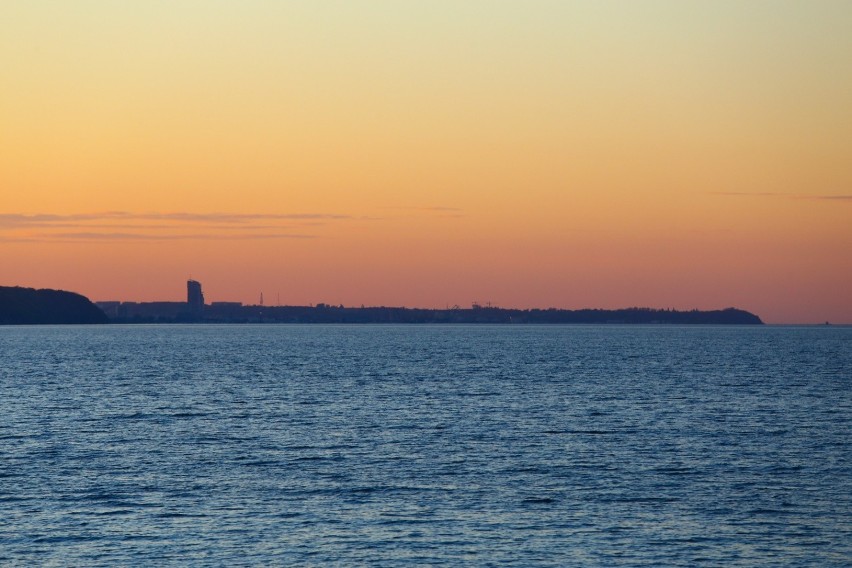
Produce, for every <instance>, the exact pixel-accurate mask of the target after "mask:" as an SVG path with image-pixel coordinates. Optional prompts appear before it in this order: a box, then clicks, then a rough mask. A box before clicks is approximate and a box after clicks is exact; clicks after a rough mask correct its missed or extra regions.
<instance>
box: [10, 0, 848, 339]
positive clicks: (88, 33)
mask: <svg viewBox="0 0 852 568" xmlns="http://www.w3.org/2000/svg"><path fill="white" fill-rule="evenodd" d="M850 24H852V4H850V3H848V2H844V1H836V2H832V1H809V2H795V1H790V2H769V1H755V2H748V3H744V2H739V1H737V2H734V1H714V2H688V3H684V2H676V1H647V2H629V3H628V2H607V1H599V2H598V1H596V2H591V1H590V2H564V1H556V0H554V1H532V2H523V3H521V2H500V1H486V0H466V1H465V2H458V1H453V2H451V1H449V0H434V1H431V2H414V1H411V2H407V1H402V0H382V1H379V0H375V1H352V0H347V1H343V0H339V1H324V0H315V1H310V2H307V1H305V2H302V1H299V2H297V1H290V2H286V1H282V2H266V1H260V0H247V1H245V2H240V3H234V2H224V1H213V0H205V1H201V0H194V1H186V0H185V1H177V2H165V1H151V2H145V3H118V2H109V1H106V0H103V1H94V0H88V1H82V0H81V1H79V2H59V1H53V2H50V1H44V0H32V1H28V2H16V3H12V2H8V3H4V4H3V5H2V6H0V65H2V68H3V69H4V72H3V85H4V87H3V88H2V89H0V261H2V262H0V285H24V286H34V287H53V288H64V289H70V290H75V291H78V292H81V293H83V294H86V295H87V296H89V297H91V298H92V299H95V300H108V299H121V300H141V301H144V300H155V299H164V300H180V299H182V298H183V297H184V294H185V284H184V281H185V280H186V279H187V278H188V277H190V276H192V277H193V278H196V279H198V280H200V281H201V282H202V283H203V285H204V289H205V294H206V296H207V298H208V300H211V301H217V300H238V301H243V302H247V303H253V302H256V301H257V300H258V298H259V295H260V292H264V294H265V297H266V298H267V302H268V303H269V302H270V300H273V301H274V299H275V298H276V296H277V295H278V294H280V297H281V302H282V303H285V304H308V303H317V302H327V303H333V304H339V303H342V304H345V305H360V304H367V305H407V306H425V307H443V306H445V305H448V304H449V305H453V304H459V305H463V306H466V305H469V304H470V303H471V302H472V301H478V302H488V301H490V302H492V303H493V304H496V305H500V306H507V307H509V306H512V307H548V306H556V307H564V308H582V307H603V308H614V307H626V306H634V305H639V306H650V307H674V308H681V309H691V308H701V309H710V308H724V307H728V306H736V307H740V308H743V309H747V310H750V311H753V312H755V313H757V314H758V315H760V316H761V317H762V318H763V319H764V320H765V321H768V322H773V323H786V322H800V323H816V322H823V321H826V320H829V321H832V322H838V323H839V322H846V323H852V295H850V293H849V290H852V160H850V159H849V149H850V148H852V105H850V103H849V101H850V100H852V61H850V54H852V35H850V34H849V33H848V30H849V29H850Z"/></svg>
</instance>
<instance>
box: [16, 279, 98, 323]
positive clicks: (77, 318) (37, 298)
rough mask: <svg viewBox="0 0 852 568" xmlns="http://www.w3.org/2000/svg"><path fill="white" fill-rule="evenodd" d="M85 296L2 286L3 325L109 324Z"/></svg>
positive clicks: (62, 291)
mask: <svg viewBox="0 0 852 568" xmlns="http://www.w3.org/2000/svg"><path fill="white" fill-rule="evenodd" d="M108 321H109V319H108V318H107V316H106V314H104V312H103V311H102V310H101V309H100V308H98V307H97V306H96V305H95V304H93V303H92V302H91V301H89V299H88V298H86V297H85V296H81V295H80V294H75V293H74V292H66V291H64V290H36V289H34V288H21V287H17V286H15V287H9V286H0V324H72V323H73V324H90V323H108Z"/></svg>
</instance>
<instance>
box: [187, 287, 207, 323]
mask: <svg viewBox="0 0 852 568" xmlns="http://www.w3.org/2000/svg"><path fill="white" fill-rule="evenodd" d="M186 303H187V305H188V306H189V311H190V313H192V315H195V316H200V315H201V313H202V312H203V311H204V293H203V292H202V291H201V282H196V281H195V280H187V281H186Z"/></svg>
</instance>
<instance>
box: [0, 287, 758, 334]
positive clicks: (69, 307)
mask: <svg viewBox="0 0 852 568" xmlns="http://www.w3.org/2000/svg"><path fill="white" fill-rule="evenodd" d="M198 293H199V294H200V289H199V292H198ZM197 298H198V297H196V298H195V301H194V302H190V301H187V302H97V303H93V302H91V301H90V300H89V299H88V298H86V297H85V296H82V295H80V294H76V293H74V292H67V291H63V290H50V289H44V290H36V289H33V288H21V287H8V286H0V325H14V324H104V323H123V324H136V323H139V324H143V323H306V324H307V323H340V324H347V323H352V324H393V323H407V324H430V323H431V324H668V325H672V324H674V325H684V324H697V325H763V321H761V319H760V318H759V317H758V316H756V315H755V314H752V313H750V312H747V311H745V310H740V309H736V308H726V309H723V310H689V311H679V310H662V309H652V308H625V309H616V310H603V309H582V310H563V309H556V308H548V309H528V310H522V309H513V308H498V307H492V306H480V305H476V304H474V305H473V306H472V307H470V308H460V307H458V306H454V307H452V308H446V309H428V308H405V307H385V306H378V307H363V306H362V307H344V306H342V305H339V306H332V305H327V304H317V305H316V306H262V305H243V304H240V303H238V302H214V303H212V304H204V303H203V296H202V297H201V298H202V300H201V302H199V301H198V299H197Z"/></svg>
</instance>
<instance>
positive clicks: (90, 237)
mask: <svg viewBox="0 0 852 568" xmlns="http://www.w3.org/2000/svg"><path fill="white" fill-rule="evenodd" d="M39 238H40V240H57V241H174V240H182V241H189V240H192V241H224V240H262V239H313V238H316V236H315V235H299V234H293V233H240V234H228V235H220V234H216V233H192V234H182V233H174V234H165V235H164V234H148V233H96V232H84V231H80V232H71V233H49V234H42V235H39Z"/></svg>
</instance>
